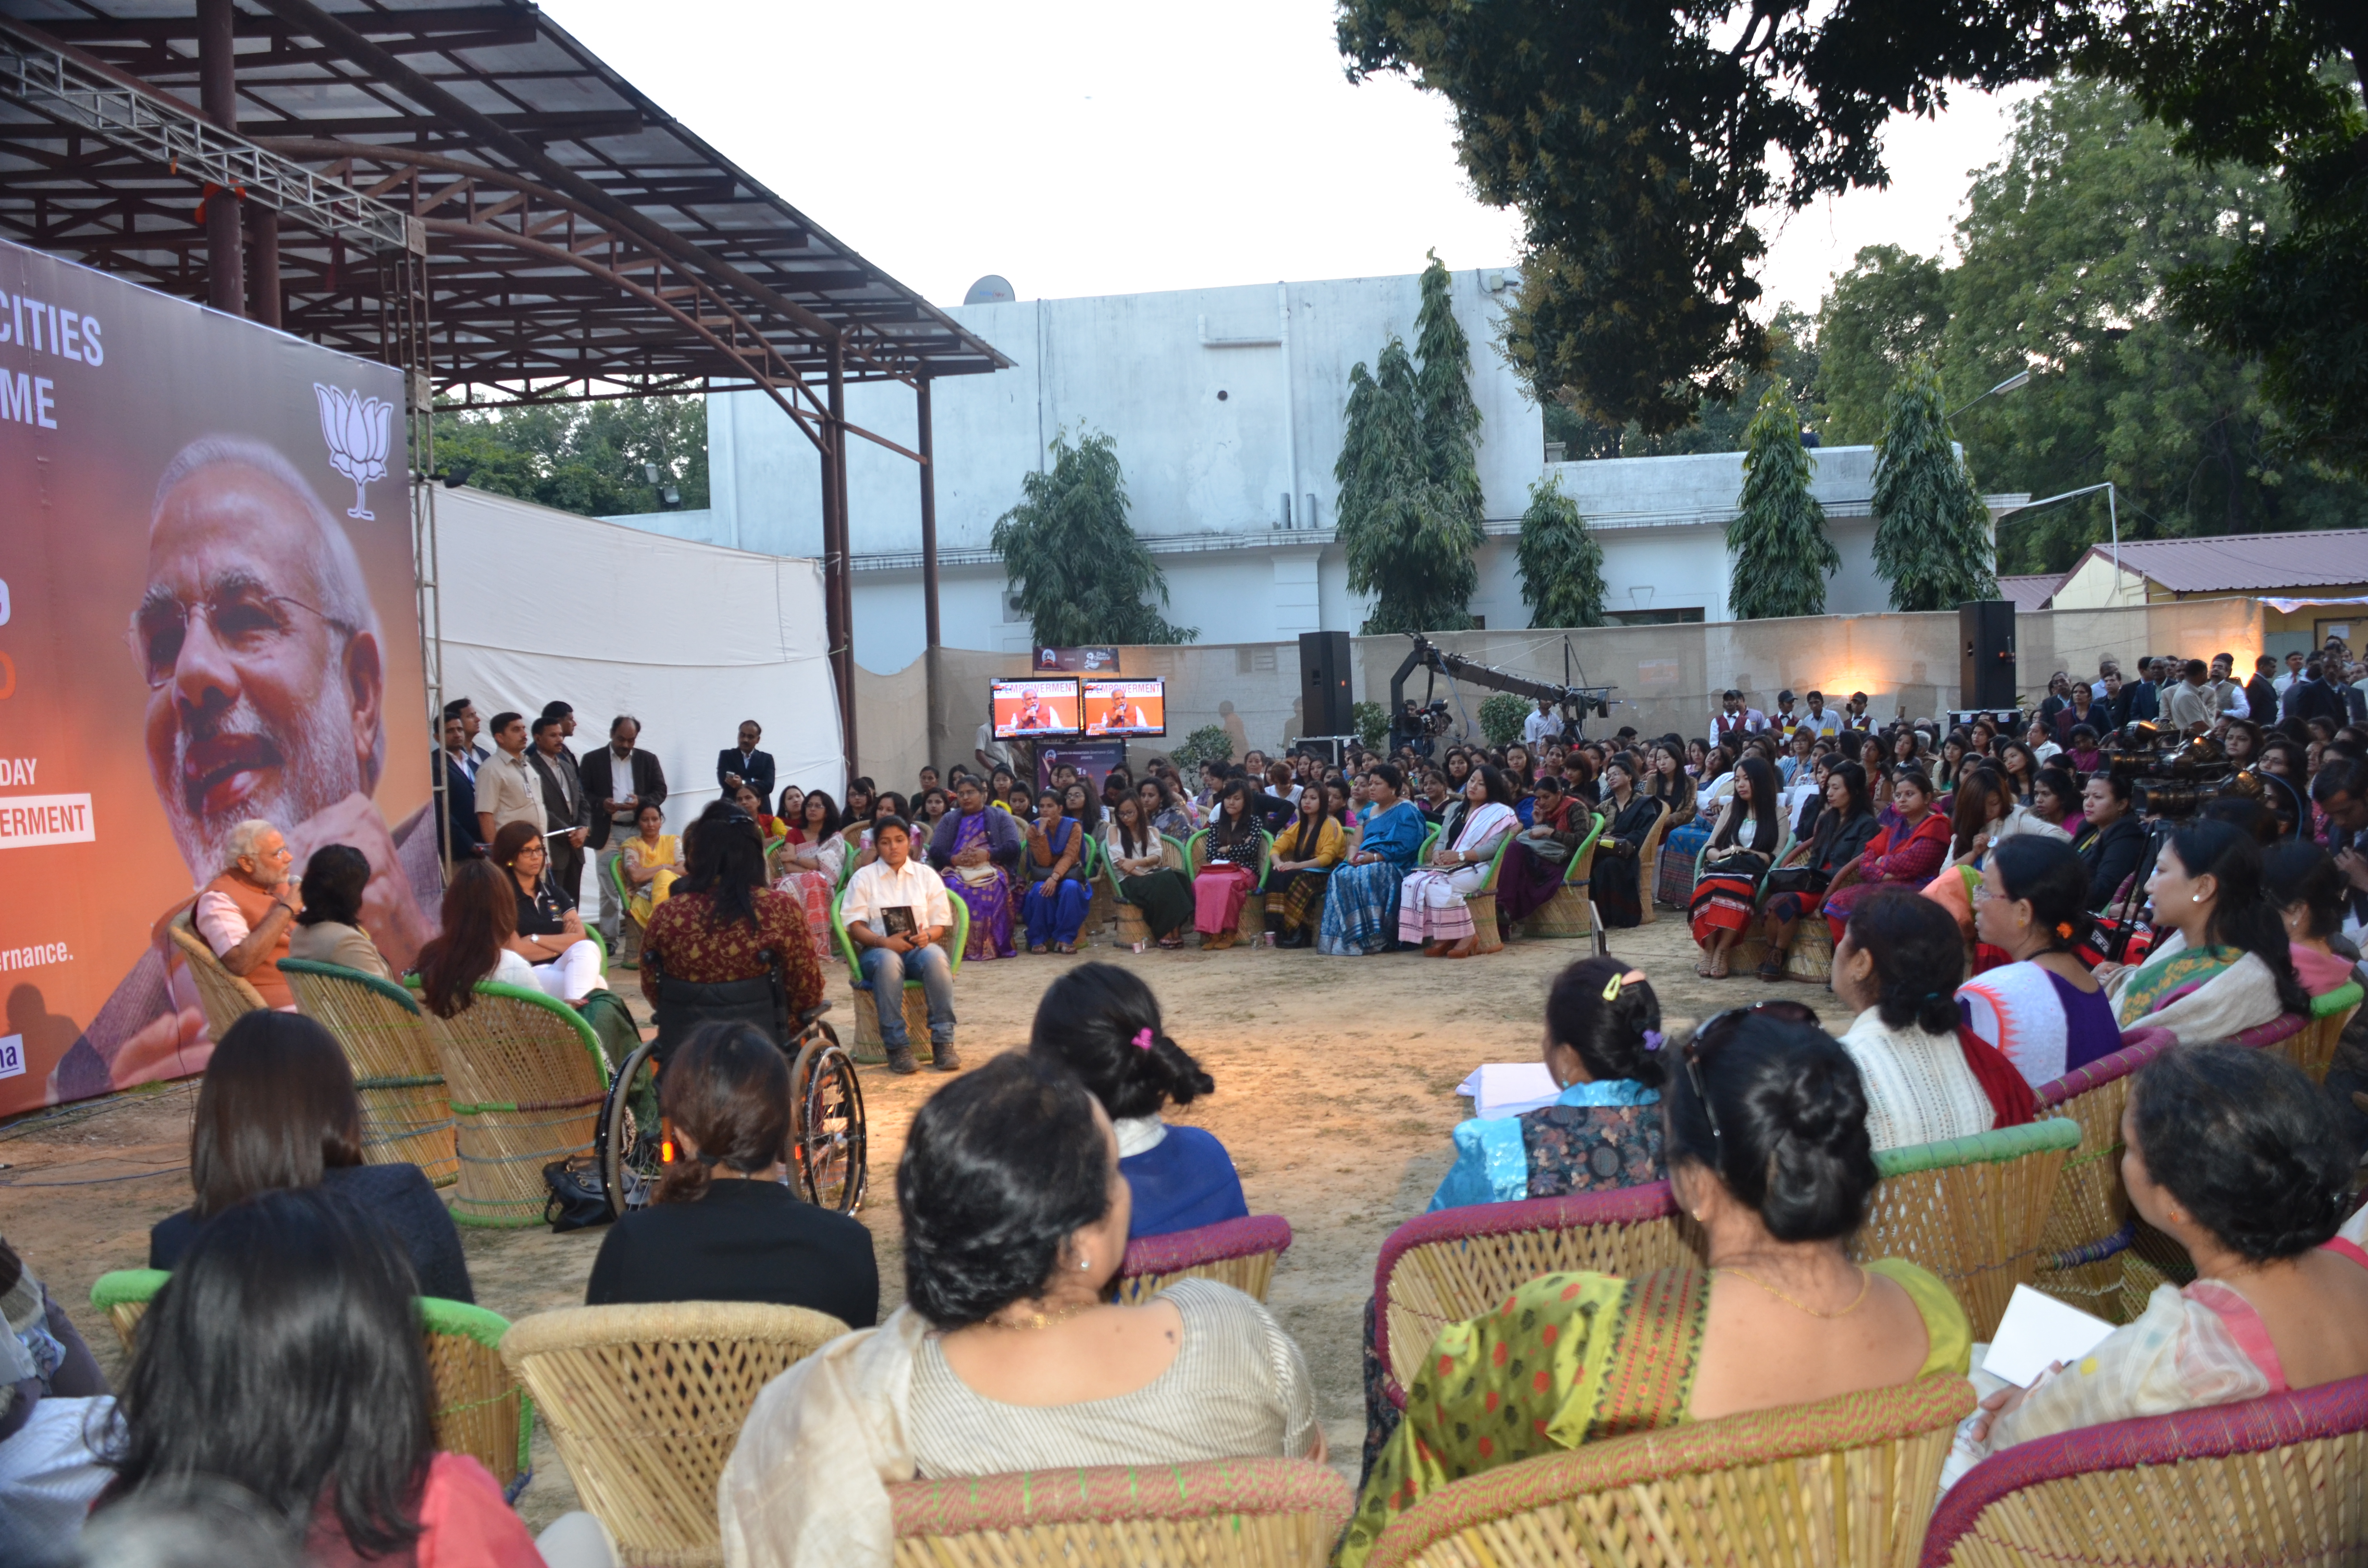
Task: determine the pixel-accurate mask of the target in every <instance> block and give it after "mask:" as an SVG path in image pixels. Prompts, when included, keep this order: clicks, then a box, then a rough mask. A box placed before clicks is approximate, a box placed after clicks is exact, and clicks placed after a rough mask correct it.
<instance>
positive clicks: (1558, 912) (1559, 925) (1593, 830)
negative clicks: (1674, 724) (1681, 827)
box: [1475, 812, 1669, 937]
mask: <svg viewBox="0 0 2368 1568" xmlns="http://www.w3.org/2000/svg"><path fill="white" fill-rule="evenodd" d="M1668 817H1669V813H1668V812H1662V813H1661V817H1660V821H1659V822H1656V823H1655V824H1653V831H1652V835H1647V837H1646V840H1645V842H1647V843H1651V842H1652V841H1653V835H1658V834H1659V833H1660V831H1661V823H1662V822H1667V821H1668ZM1610 824H1611V817H1609V816H1608V815H1605V814H1604V813H1602V812H1597V813H1596V816H1595V824H1594V825H1593V826H1591V827H1589V828H1588V830H1587V836H1586V837H1585V838H1584V839H1582V840H1580V842H1579V846H1578V847H1577V849H1574V850H1572V851H1571V856H1570V864H1569V865H1567V866H1565V867H1564V868H1563V873H1562V886H1560V887H1558V888H1556V889H1554V897H1552V898H1550V899H1548V900H1546V902H1545V903H1544V904H1543V906H1542V907H1540V908H1538V909H1535V910H1532V911H1531V913H1530V915H1529V917H1528V918H1527V919H1525V920H1523V921H1522V922H1521V924H1520V933H1521V935H1522V936H1524V937H1586V936H1591V935H1592V934H1593V933H1594V931H1595V905H1594V903H1593V902H1592V900H1591V897H1590V891H1591V889H1592V888H1593V886H1594V881H1595V851H1596V849H1597V848H1598V847H1599V846H1600V845H1601V844H1602V842H1603V830H1604V828H1605V827H1607V826H1608V825H1610ZM1643 864H1644V863H1643V862H1642V861H1641V860H1640V861H1638V862H1637V865H1638V869H1637V873H1636V874H1637V875H1638V876H1639V877H1642V876H1643V875H1644V874H1645V873H1644V870H1643ZM1496 881H1497V878H1496V873H1495V872H1494V871H1491V872H1490V873H1489V877H1488V886H1489V893H1488V898H1489V903H1491V904H1492V905H1493V904H1494V903H1495V902H1496V897H1497V895H1496ZM1646 902H1647V903H1650V902H1651V901H1650V900H1647V901H1646ZM1475 918H1476V916H1475Z"/></svg>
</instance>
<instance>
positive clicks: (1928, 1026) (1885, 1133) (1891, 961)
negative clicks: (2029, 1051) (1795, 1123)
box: [1833, 888, 2032, 1149]
mask: <svg viewBox="0 0 2368 1568" xmlns="http://www.w3.org/2000/svg"><path fill="white" fill-rule="evenodd" d="M1964 978H1965V944H1964V937H1963V936H1962V935H1961V934H1960V933H1959V932H1958V930H1957V922H1956V919H1955V917H1954V916H1952V915H1951V914H1950V913H1949V912H1948V911H1947V910H1945V909H1943V908H1941V906H1940V905H1939V904H1938V903H1933V902H1932V901H1931V900H1930V899H1929V898H1925V897H1922V896H1920V895H1918V894H1917V893H1914V892H1909V891H1908V890H1907V889H1905V888H1882V889H1878V890H1876V892H1874V894H1873V896H1871V897H1869V898H1866V899H1863V900H1861V901H1860V903H1858V905H1857V906H1856V907H1855V908H1854V909H1853V910H1852V911H1851V912H1850V925H1849V926H1847V927H1846V928H1845V929H1844V930H1843V932H1842V938H1841V940H1840V942H1839V943H1838V944H1836V946H1835V948H1834V979H1833V987H1834V994H1835V995H1836V996H1838V997H1839V998H1841V1003H1842V1006H1845V1007H1847V1008H1849V1009H1850V1011H1851V1012H1852V1013H1853V1014H1854V1015H1855V1017H1853V1019H1852V1021H1851V1023H1850V1028H1849V1029H1848V1030H1846V1031H1845V1032H1844V1033H1843V1035H1842V1037H1841V1043H1842V1049H1843V1050H1845V1051H1849V1052H1850V1060H1852V1061H1853V1062H1857V1063H1858V1067H1859V1073H1860V1074H1861V1077H1862V1079H1863V1081H1864V1083H1865V1090H1866V1105H1867V1111H1866V1131H1867V1136H1868V1137H1870V1138H1872V1139H1873V1141H1874V1146H1875V1147H1876V1148H1878V1149H1898V1148H1905V1147H1907V1146H1908V1145H1910V1144H1915V1143H1937V1142H1941V1140H1942V1139H1944V1138H1964V1137H1968V1136H1970V1135H1971V1134H1973V1133H1975V1132H1987V1131H1990V1130H1991V1129H1992V1128H1994V1127H2010V1126H2015V1125H2018V1124H2020V1123H2021V1122H2026V1121H2029V1120H2030V1119H2032V1096H2031V1085H2029V1084H2028V1083H2027V1082H2025V1081H2024V1079H2023V1077H2022V1074H2021V1073H2019V1072H2017V1071H2016V1070H2015V1068H2014V1066H2013V1064H2012V1063H2010V1062H2008V1061H2006V1059H2005V1058H2003V1057H2001V1056H1999V1055H1998V1052H1997V1051H1995V1050H1993V1049H1991V1048H1990V1047H1988V1046H1987V1045H1984V1044H1982V1042H1981V1041H1979V1040H1972V1041H1970V1042H1969V1041H1967V1040H1964V1039H1963V1038H1961V1036H1960V1035H1959V1032H1958V1029H1957V987H1958V986H1959V985H1960V984H1962V983H1964ZM1976 1059H1978V1069H1977V1065H1976Z"/></svg>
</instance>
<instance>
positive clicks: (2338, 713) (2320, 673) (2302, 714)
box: [2284, 659, 2351, 735]
mask: <svg viewBox="0 0 2368 1568" xmlns="http://www.w3.org/2000/svg"><path fill="white" fill-rule="evenodd" d="M2284 717H2285V722H2287V723H2288V724H2290V725H2293V726H2295V728H2294V733H2295V734H2296V735H2303V734H2307V733H2309V732H2308V731H2307V730H2306V729H2305V728H2303V726H2306V725H2308V724H2309V722H2311V721H2312V720H2313V719H2326V720H2328V721H2330V722H2333V723H2335V724H2336V725H2337V726H2339V727H2340V726H2342V725H2344V724H2348V723H2350V722H2351V709H2350V708H2349V707H2348V706H2347V705H2346V704H2345V703H2344V700H2343V698H2342V697H2341V695H2340V694H2339V693H2338V692H2337V691H2336V689H2335V687H2334V686H2333V685H2332V684H2331V683H2330V682H2329V681H2328V675H2327V665H2325V664H2323V663H2322V662H2320V661H2319V660H2317V659H2313V660H2311V662H2310V663H2309V664H2307V665H2304V666H2303V671H2302V679H2300V680H2298V681H2296V682H2294V684H2293V685H2292V686H2290V687H2286V702H2285V715H2284Z"/></svg>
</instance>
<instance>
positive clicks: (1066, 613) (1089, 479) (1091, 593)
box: [990, 431, 1201, 648]
mask: <svg viewBox="0 0 2368 1568" xmlns="http://www.w3.org/2000/svg"><path fill="white" fill-rule="evenodd" d="M1052 457H1053V466H1052V468H1051V470H1050V471H1048V472H1038V473H1029V474H1025V475H1022V476H1021V478H1020V481H1019V494H1020V501H1019V505H1018V506H1014V507H1012V508H1011V510H1009V511H1008V512H1006V513H1004V514H1003V516H1001V517H997V518H996V520H995V533H994V535H993V536H992V538H991V540H990V542H991V543H993V545H994V546H995V551H996V554H998V555H1000V556H1002V557H1003V569H1004V572H1005V573H1006V574H1008V576H1009V577H1010V579H1011V581H1012V582H1013V583H1014V584H1015V585H1017V586H1016V587H1015V589H1014V592H1015V593H1016V594H1017V595H1018V597H1019V606H1020V608H1022V609H1024V610H1026V611H1027V612H1028V619H1029V621H1030V634H1031V635H1032V636H1033V637H1034V638H1035V640H1036V642H1037V644H1038V645H1039V646H1041V647H1048V648H1075V647H1078V646H1081V645H1083V644H1086V643H1092V642H1191V641H1192V640H1193V639H1194V638H1196V637H1198V636H1199V635H1200V634H1201V633H1200V631H1199V629H1198V628H1196V627H1190V626H1182V627H1179V626H1173V625H1170V624H1169V623H1168V621H1167V618H1166V617H1165V616H1163V615H1161V614H1160V613H1159V611H1158V610H1156V609H1155V608H1152V600H1153V598H1154V597H1156V598H1157V601H1158V602H1159V603H1160V604H1162V605H1165V604H1166V603H1167V574H1165V573H1163V572H1162V571H1160V569H1159V562H1156V561H1154V560H1153V559H1152V558H1151V551H1149V550H1147V549H1145V548H1144V543H1143V540H1141V539H1140V538H1138V537H1137V536H1136V534H1135V531H1134V526H1133V524H1132V523H1130V522H1128V521H1127V516H1126V513H1127V499H1126V477H1125V475H1124V474H1123V473H1122V472H1121V471H1120V468H1119V461H1118V448H1117V445H1116V443H1114V442H1113V441H1112V440H1111V439H1110V437H1108V436H1105V435H1103V434H1101V433H1100V432H1099V431H1096V432H1093V433H1091V434H1087V435H1081V436H1080V437H1078V439H1077V440H1076V442H1074V443H1072V442H1071V441H1070V439H1069V437H1068V433H1067V432H1066V431H1064V432H1062V433H1061V434H1060V435H1058V436H1056V437H1053V446H1052Z"/></svg>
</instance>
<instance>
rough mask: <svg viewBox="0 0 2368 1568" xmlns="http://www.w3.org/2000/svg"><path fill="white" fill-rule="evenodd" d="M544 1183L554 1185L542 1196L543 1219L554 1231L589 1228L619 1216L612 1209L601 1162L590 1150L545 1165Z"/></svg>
mask: <svg viewBox="0 0 2368 1568" xmlns="http://www.w3.org/2000/svg"><path fill="white" fill-rule="evenodd" d="M542 1185H543V1186H545V1187H549V1188H550V1189H551V1196H550V1197H548V1198H546V1199H543V1200H542V1219H543V1222H544V1223H545V1224H547V1225H549V1226H550V1227H551V1228H552V1232H553V1233H557V1234H564V1233H567V1232H569V1231H584V1230H589V1229H591V1228H592V1227H593V1226H595V1225H605V1224H607V1223H608V1222H609V1221H610V1220H612V1219H614V1218H615V1217H616V1216H614V1215H613V1214H611V1213H609V1187H608V1183H606V1182H604V1181H603V1180H601V1179H600V1165H599V1162H598V1160H596V1159H594V1158H593V1157H592V1156H591V1155H589V1154H577V1155H575V1156H574V1157H573V1158H571V1159H565V1160H554V1161H552V1163H551V1164H550V1165H545V1166H543V1167H542Z"/></svg>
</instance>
